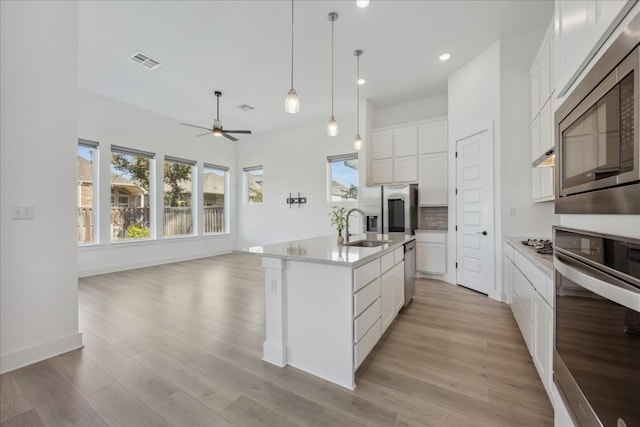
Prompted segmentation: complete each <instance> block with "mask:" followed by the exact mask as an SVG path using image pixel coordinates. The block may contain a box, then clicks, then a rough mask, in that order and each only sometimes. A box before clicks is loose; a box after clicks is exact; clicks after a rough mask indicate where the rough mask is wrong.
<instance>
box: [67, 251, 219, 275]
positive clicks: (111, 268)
mask: <svg viewBox="0 0 640 427" xmlns="http://www.w3.org/2000/svg"><path fill="white" fill-rule="evenodd" d="M231 252H232V251H231V250H223V251H213V252H207V253H198V254H188V255H178V256H171V257H163V258H158V259H150V260H144V261H136V262H131V263H124V264H113V265H105V266H102V267H96V268H88V269H85V270H78V277H89V276H95V275H97V274H107V273H115V272H118V271H125V270H133V269H136V268H144V267H153V266H154V265H162V264H171V263H173V262H181V261H189V260H192V259H199V258H208V257H211V256H218V255H226V254H230V253H231Z"/></svg>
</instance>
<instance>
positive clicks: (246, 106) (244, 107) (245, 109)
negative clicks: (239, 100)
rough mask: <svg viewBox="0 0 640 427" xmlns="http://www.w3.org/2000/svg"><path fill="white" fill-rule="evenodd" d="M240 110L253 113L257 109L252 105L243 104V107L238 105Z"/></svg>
mask: <svg viewBox="0 0 640 427" xmlns="http://www.w3.org/2000/svg"><path fill="white" fill-rule="evenodd" d="M238 108H239V109H240V110H242V111H251V110H255V108H253V107H252V106H251V105H248V104H242V105H238Z"/></svg>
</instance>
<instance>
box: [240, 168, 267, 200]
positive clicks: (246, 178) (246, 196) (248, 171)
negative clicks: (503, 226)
mask: <svg viewBox="0 0 640 427" xmlns="http://www.w3.org/2000/svg"><path fill="white" fill-rule="evenodd" d="M242 171H243V187H244V197H243V200H244V204H245V205H249V206H252V205H262V204H264V166H263V165H259V166H249V167H245V168H242ZM254 171H262V184H260V186H261V187H262V200H261V201H260V202H252V201H251V198H250V197H251V196H250V191H249V175H250V174H251V172H254Z"/></svg>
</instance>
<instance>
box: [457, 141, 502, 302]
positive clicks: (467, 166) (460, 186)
mask: <svg viewBox="0 0 640 427" xmlns="http://www.w3.org/2000/svg"><path fill="white" fill-rule="evenodd" d="M456 150H457V157H456V189H457V196H456V224H457V227H458V231H457V234H456V239H457V241H456V247H457V250H456V262H457V267H458V269H457V283H458V284H460V285H462V286H465V287H467V288H470V289H473V290H476V291H478V292H482V293H483V294H487V295H488V294H489V293H490V292H491V290H492V289H493V285H494V281H495V266H494V257H495V249H494V237H495V236H494V227H493V224H494V218H493V135H492V133H491V131H489V130H484V131H482V132H479V133H476V134H473V135H471V136H468V137H465V138H462V139H459V140H457V141H456Z"/></svg>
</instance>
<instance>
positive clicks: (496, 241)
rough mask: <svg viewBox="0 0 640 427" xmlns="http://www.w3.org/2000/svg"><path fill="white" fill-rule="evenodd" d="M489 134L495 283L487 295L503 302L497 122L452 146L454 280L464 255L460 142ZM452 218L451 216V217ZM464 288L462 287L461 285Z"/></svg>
mask: <svg viewBox="0 0 640 427" xmlns="http://www.w3.org/2000/svg"><path fill="white" fill-rule="evenodd" d="M485 131H486V132H488V133H489V142H490V145H491V147H490V149H491V155H492V158H493V170H492V179H491V181H492V184H493V185H492V187H491V191H492V193H493V206H492V209H493V237H492V238H493V262H491V268H493V278H494V283H493V286H491V287H490V288H489V292H488V294H487V296H488V297H489V298H491V299H495V300H497V301H503V300H504V299H503V298H502V283H501V282H502V274H499V273H501V272H500V270H499V268H500V269H501V268H502V263H501V262H499V259H498V258H499V257H500V256H501V255H502V251H501V250H500V248H501V244H500V242H501V240H502V228H501V220H500V218H501V217H500V208H499V207H500V192H499V191H496V187H497V183H498V180H497V177H498V176H499V169H500V166H499V164H500V163H499V162H500V157H499V156H496V132H495V121H491V123H489V124H488V125H487V126H483V127H481V128H479V129H477V130H475V131H473V132H469V133H468V134H467V135H464V136H460V137H454V138H452V139H453V141H452V142H453V143H452V144H451V149H452V151H453V153H452V157H453V166H454V167H453V170H454V173H453V181H454V186H453V189H452V193H453V200H454V202H453V204H454V209H453V211H454V212H453V220H454V221H453V222H454V227H453V233H454V236H453V239H452V241H453V242H454V245H455V259H454V266H455V273H454V280H455V284H456V285H459V284H458V267H457V266H458V265H459V263H460V262H461V260H460V257H461V255H462V248H459V247H458V231H457V228H458V217H459V214H460V209H461V204H460V203H458V194H457V188H458V167H459V163H458V157H457V154H456V153H457V151H458V141H460V140H463V139H467V138H470V137H472V136H475V135H478V134H480V133H482V132H485ZM449 218H451V216H450V217H449ZM460 286H462V285H460Z"/></svg>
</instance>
